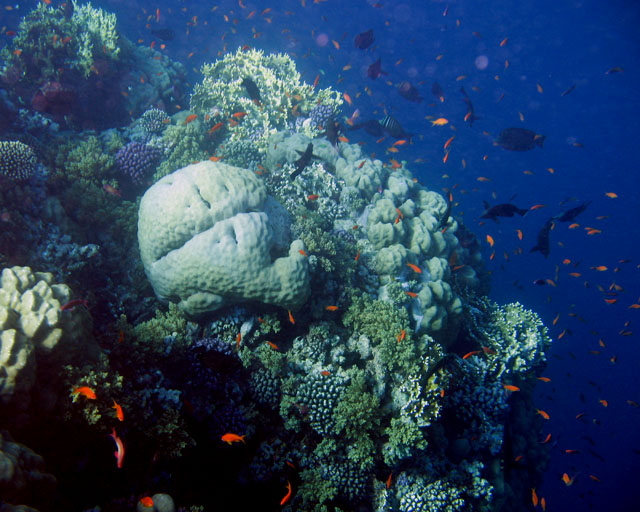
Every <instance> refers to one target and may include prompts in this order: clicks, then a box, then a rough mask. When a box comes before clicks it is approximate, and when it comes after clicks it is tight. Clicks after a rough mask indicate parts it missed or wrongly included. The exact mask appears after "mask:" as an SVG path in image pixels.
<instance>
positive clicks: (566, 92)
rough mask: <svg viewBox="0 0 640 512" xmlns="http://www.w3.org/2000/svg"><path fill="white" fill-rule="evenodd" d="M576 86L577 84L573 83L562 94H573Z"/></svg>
mask: <svg viewBox="0 0 640 512" xmlns="http://www.w3.org/2000/svg"><path fill="white" fill-rule="evenodd" d="M575 88H576V84H573V85H572V86H571V87H569V88H568V89H567V90H566V91H564V92H563V93H562V94H561V95H560V96H566V95H567V94H571V93H572V92H573V90H574V89H575Z"/></svg>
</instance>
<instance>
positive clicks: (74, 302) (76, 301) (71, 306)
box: [60, 299, 89, 311]
mask: <svg viewBox="0 0 640 512" xmlns="http://www.w3.org/2000/svg"><path fill="white" fill-rule="evenodd" d="M76 306H84V307H85V308H87V309H88V308H89V302H87V301H86V300H84V299H74V300H71V301H69V302H67V303H66V304H63V305H62V306H60V311H73V309H74V308H75V307H76Z"/></svg>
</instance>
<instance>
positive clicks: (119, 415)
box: [112, 400, 124, 421]
mask: <svg viewBox="0 0 640 512" xmlns="http://www.w3.org/2000/svg"><path fill="white" fill-rule="evenodd" d="M112 409H115V410H116V418H118V420H120V421H124V413H123V412H122V407H120V405H119V404H118V402H116V401H115V400H114V401H113V407H112Z"/></svg>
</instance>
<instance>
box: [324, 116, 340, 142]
mask: <svg viewBox="0 0 640 512" xmlns="http://www.w3.org/2000/svg"><path fill="white" fill-rule="evenodd" d="M341 128H342V127H341V126H340V123H339V122H338V121H336V119H335V117H334V116H331V117H330V118H329V119H327V128H326V129H325V132H324V135H325V137H326V138H327V140H328V141H329V142H331V145H332V146H333V147H336V146H337V144H338V136H339V135H340V130H341Z"/></svg>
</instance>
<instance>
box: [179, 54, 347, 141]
mask: <svg viewBox="0 0 640 512" xmlns="http://www.w3.org/2000/svg"><path fill="white" fill-rule="evenodd" d="M201 71H202V74H203V75H204V80H203V81H202V82H201V83H199V84H197V85H196V86H195V88H194V92H193V95H192V96H191V110H192V111H193V112H194V113H196V114H199V115H201V116H202V117H203V118H204V117H205V116H206V115H207V114H208V115H209V117H210V122H211V125H212V126H213V125H214V124H215V123H217V122H219V121H220V120H221V119H223V118H228V117H229V116H231V115H232V114H234V113H236V112H245V113H246V114H247V115H246V117H244V118H243V119H241V120H239V123H238V124H237V125H236V126H231V124H233V123H227V128H228V130H229V133H230V139H231V140H243V139H250V138H251V139H252V140H254V142H255V145H256V147H257V148H259V150H260V151H261V152H264V151H265V149H266V141H267V138H268V137H269V135H270V134H272V133H275V132H276V131H278V130H283V129H286V128H287V127H288V123H289V122H292V121H293V120H294V119H295V114H293V113H292V111H293V109H294V107H295V109H296V110H297V112H298V115H299V114H300V113H303V112H309V111H310V110H311V109H312V108H313V107H314V106H315V105H316V104H317V103H322V104H324V105H330V106H333V107H334V109H337V108H338V107H339V106H340V105H341V104H342V100H341V99H340V94H339V93H338V92H336V91H332V90H331V89H319V90H317V91H316V90H315V89H314V88H313V87H312V86H311V85H309V84H306V83H303V82H301V80H300V73H298V71H297V70H296V66H295V63H294V61H293V60H292V59H291V57H289V56H288V55H286V54H282V53H281V54H269V55H265V54H264V52H262V51H261V50H254V49H250V50H246V51H244V50H242V49H238V50H237V51H236V52H235V53H228V54H227V55H225V56H224V57H223V58H222V59H220V60H217V61H216V62H214V63H211V64H205V65H204V66H202V69H201ZM245 78H248V79H250V80H252V81H253V82H254V83H255V84H256V85H257V87H258V89H259V91H260V97H261V100H260V103H259V104H258V102H254V101H253V100H252V99H251V98H250V97H249V95H248V93H247V90H246V89H245V87H244V86H243V85H242V81H243V80H244V79H245Z"/></svg>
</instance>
